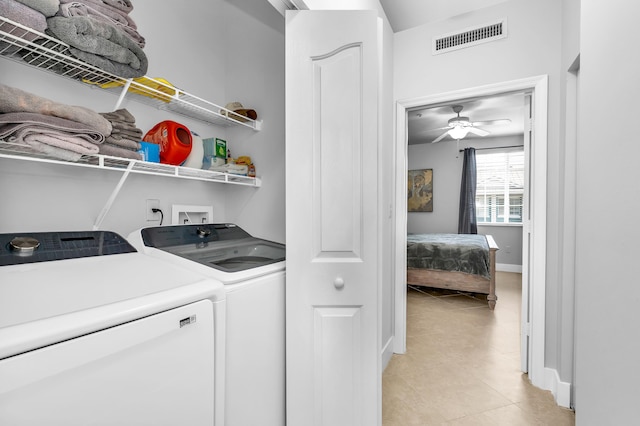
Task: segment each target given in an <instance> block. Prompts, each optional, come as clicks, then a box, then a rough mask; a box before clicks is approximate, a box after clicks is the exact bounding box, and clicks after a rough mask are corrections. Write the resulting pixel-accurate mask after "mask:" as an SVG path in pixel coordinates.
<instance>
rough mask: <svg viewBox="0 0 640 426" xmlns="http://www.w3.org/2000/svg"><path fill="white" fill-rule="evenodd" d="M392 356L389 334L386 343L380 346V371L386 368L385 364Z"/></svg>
mask: <svg viewBox="0 0 640 426" xmlns="http://www.w3.org/2000/svg"><path fill="white" fill-rule="evenodd" d="M392 356H393V336H391V337H390V338H389V340H387V343H386V344H385V345H384V347H383V348H382V353H381V354H380V357H381V359H382V371H384V370H385V368H387V364H389V361H391V357H392Z"/></svg>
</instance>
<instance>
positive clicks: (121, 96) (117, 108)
mask: <svg viewBox="0 0 640 426" xmlns="http://www.w3.org/2000/svg"><path fill="white" fill-rule="evenodd" d="M132 81H133V79H132V78H129V79H127V82H126V83H125V84H124V88H123V89H122V92H120V96H118V101H117V102H116V106H115V107H114V108H113V110H114V111H117V110H119V109H120V106H121V105H122V101H124V97H125V96H127V92H128V91H129V87H130V86H131V82H132Z"/></svg>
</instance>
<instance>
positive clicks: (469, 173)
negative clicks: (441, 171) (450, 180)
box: [458, 148, 478, 234]
mask: <svg viewBox="0 0 640 426" xmlns="http://www.w3.org/2000/svg"><path fill="white" fill-rule="evenodd" d="M477 233H478V222H477V220H476V150H475V148H465V150H464V160H463V164H462V184H461V185H460V210H459V216H458V234H477Z"/></svg>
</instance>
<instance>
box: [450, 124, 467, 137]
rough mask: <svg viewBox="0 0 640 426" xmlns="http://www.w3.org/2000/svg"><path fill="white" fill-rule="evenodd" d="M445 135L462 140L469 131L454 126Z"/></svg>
mask: <svg viewBox="0 0 640 426" xmlns="http://www.w3.org/2000/svg"><path fill="white" fill-rule="evenodd" d="M447 133H449V136H451V137H452V138H454V139H463V138H464V137H465V136H467V133H469V129H467V128H466V127H461V126H455V127H454V128H453V129H451V130H449V131H448V132H447Z"/></svg>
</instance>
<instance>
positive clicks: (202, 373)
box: [0, 231, 225, 426]
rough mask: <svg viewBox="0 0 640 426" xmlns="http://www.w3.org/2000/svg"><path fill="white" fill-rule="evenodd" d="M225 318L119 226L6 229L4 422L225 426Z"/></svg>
mask: <svg viewBox="0 0 640 426" xmlns="http://www.w3.org/2000/svg"><path fill="white" fill-rule="evenodd" d="M224 321H225V291H224V288H223V285H222V283H220V282H219V281H216V280H214V279H212V278H210V277H206V276H203V275H200V274H197V273H196V272H194V271H192V270H189V269H184V268H181V267H179V266H178V265H174V264H170V263H166V262H162V261H159V260H158V259H154V258H151V257H149V256H146V255H143V254H141V253H139V252H137V251H136V250H135V248H134V247H132V246H131V244H129V243H128V242H127V241H126V240H125V239H124V238H123V237H121V236H120V235H118V234H115V233H112V232H105V231H88V232H39V233H19V234H0V424H3V425H12V426H20V425H44V424H46V425H64V426H71V425H89V424H91V425H125V424H137V425H177V424H184V425H187V424H188V425H208V426H210V425H215V426H223V425H224V353H225V352H224V340H225V339H224V332H225V325H224Z"/></svg>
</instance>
